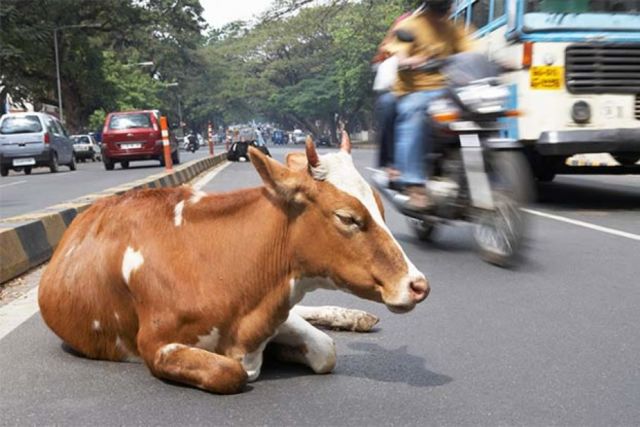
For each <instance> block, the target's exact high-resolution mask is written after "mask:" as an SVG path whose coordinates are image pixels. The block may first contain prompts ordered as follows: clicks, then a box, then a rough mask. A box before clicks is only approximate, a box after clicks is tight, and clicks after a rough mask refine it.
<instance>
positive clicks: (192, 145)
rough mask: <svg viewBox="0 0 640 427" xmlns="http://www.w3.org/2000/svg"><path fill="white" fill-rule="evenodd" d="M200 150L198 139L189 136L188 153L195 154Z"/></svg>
mask: <svg viewBox="0 0 640 427" xmlns="http://www.w3.org/2000/svg"><path fill="white" fill-rule="evenodd" d="M196 150H198V138H197V137H196V136H195V135H193V134H191V135H188V136H187V151H191V152H192V153H195V152H196Z"/></svg>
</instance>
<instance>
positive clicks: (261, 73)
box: [0, 0, 410, 137]
mask: <svg viewBox="0 0 640 427" xmlns="http://www.w3.org/2000/svg"><path fill="white" fill-rule="evenodd" d="M407 3H409V2H407V1H406V0H389V1H385V0H361V1H357V0H351V1H350V0H324V1H314V0H274V2H273V5H272V7H271V8H270V9H269V10H267V11H266V12H265V13H264V14H263V15H262V16H261V17H260V19H259V20H258V22H257V23H252V24H250V23H247V22H241V21H239V22H232V23H229V24H227V25H226V26H225V27H223V28H213V29H212V28H207V27H206V25H205V24H204V22H203V20H202V17H201V14H202V7H201V5H200V3H199V1H198V0H101V1H93V0H2V2H0V31H1V37H2V43H1V44H0V62H1V64H2V71H1V72H0V79H1V80H2V85H3V89H2V91H1V92H0V95H1V96H2V97H4V96H5V95H6V92H7V91H10V92H11V94H12V97H13V98H14V99H18V100H20V99H24V100H30V101H32V102H34V101H35V103H49V104H54V105H56V104H57V101H56V99H57V91H56V76H55V61H54V54H53V32H54V29H56V28H59V29H60V30H59V31H57V34H58V42H59V47H60V64H61V70H60V73H61V77H62V95H63V102H64V111H65V117H66V119H67V122H68V123H69V124H70V125H71V127H72V128H80V127H83V126H87V125H89V124H90V125H91V126H92V127H94V126H95V125H96V124H97V123H99V121H100V119H101V117H103V115H104V113H105V112H108V111H112V110H115V109H129V108H159V109H162V110H163V111H164V112H165V113H168V114H169V115H171V116H172V118H171V122H172V123H176V122H177V120H176V119H177V113H178V111H177V110H178V104H179V103H180V104H181V106H182V107H183V116H184V118H185V120H186V121H187V122H188V125H189V126H191V127H194V128H201V129H202V128H204V127H205V125H206V123H207V122H208V121H212V120H213V121H215V122H216V123H217V124H230V123H232V122H244V121H247V120H252V119H258V120H261V119H264V120H271V121H275V122H278V123H280V124H282V125H283V126H286V127H300V128H303V129H306V130H308V131H311V132H313V133H315V134H319V133H322V132H326V131H327V130H330V131H331V132H330V133H331V134H332V135H334V137H335V134H336V132H335V129H336V126H337V123H338V122H339V121H342V122H345V123H346V124H347V126H349V127H352V128H353V127H358V126H363V127H367V125H368V121H369V120H370V115H371V114H370V113H371V109H372V101H373V99H372V94H371V84H372V78H373V73H372V71H371V64H370V61H371V58H372V57H373V55H374V52H375V50H376V46H377V44H378V43H379V42H380V40H381V39H382V38H383V36H384V33H385V31H386V30H387V28H388V26H389V25H390V24H391V22H392V21H393V20H394V19H395V18H396V17H397V16H398V15H400V14H401V13H402V12H403V11H405V10H408V9H409V8H410V5H409V4H407ZM78 25H90V26H91V27H90V28H87V27H84V28H78V27H77V26H78ZM69 26H73V27H69ZM145 61H153V63H154V65H153V67H148V68H140V67H137V66H135V65H132V64H136V63H139V62H145ZM167 83H173V84H172V85H168V84H167ZM175 83H178V85H177V87H176V85H175ZM3 99H4V98H2V100H3Z"/></svg>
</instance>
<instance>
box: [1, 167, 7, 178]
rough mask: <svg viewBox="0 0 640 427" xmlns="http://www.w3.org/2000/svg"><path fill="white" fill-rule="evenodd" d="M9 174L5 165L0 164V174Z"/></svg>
mask: <svg viewBox="0 0 640 427" xmlns="http://www.w3.org/2000/svg"><path fill="white" fill-rule="evenodd" d="M7 175H9V168H8V167H6V166H0V176H7Z"/></svg>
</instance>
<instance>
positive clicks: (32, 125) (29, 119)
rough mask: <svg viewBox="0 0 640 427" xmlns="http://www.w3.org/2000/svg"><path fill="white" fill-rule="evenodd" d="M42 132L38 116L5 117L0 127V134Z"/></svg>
mask: <svg viewBox="0 0 640 427" xmlns="http://www.w3.org/2000/svg"><path fill="white" fill-rule="evenodd" d="M36 132H42V125H41V124H40V119H38V116H15V117H5V119H4V120H3V121H2V126H0V133H1V134H3V135H13V134H17V133H36Z"/></svg>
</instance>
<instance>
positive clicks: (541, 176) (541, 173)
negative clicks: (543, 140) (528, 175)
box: [535, 166, 556, 182]
mask: <svg viewBox="0 0 640 427" xmlns="http://www.w3.org/2000/svg"><path fill="white" fill-rule="evenodd" d="M535 175H536V179H537V180H538V181H540V182H551V181H553V179H554V178H555V177H556V171H555V170H554V169H552V168H551V166H548V167H547V168H546V169H542V168H540V170H537V171H536V173H535Z"/></svg>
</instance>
